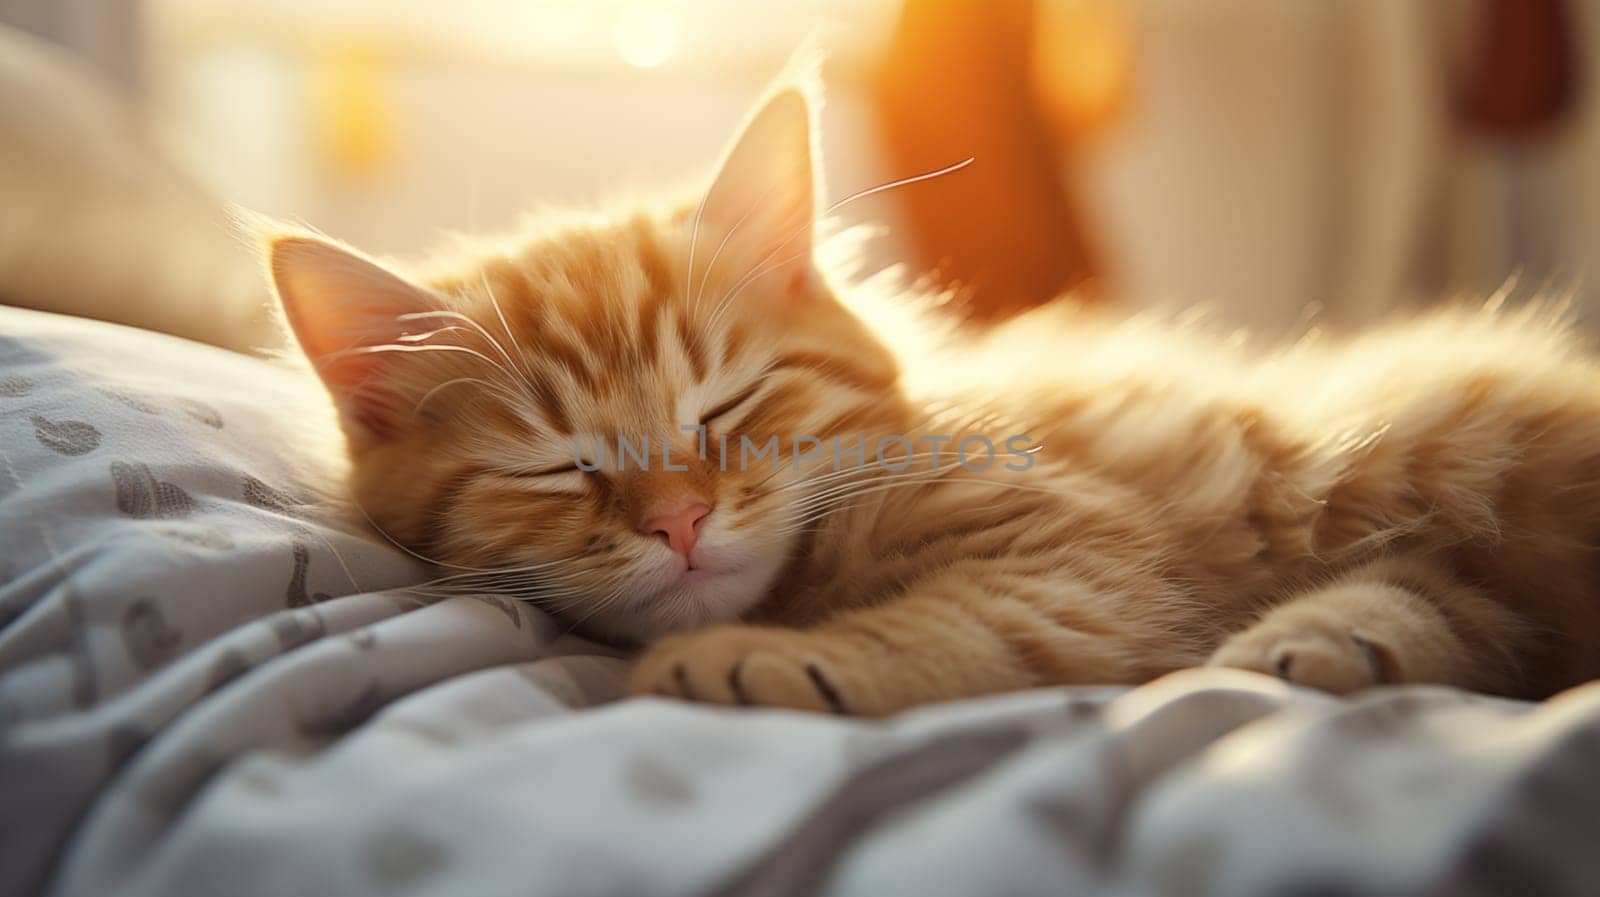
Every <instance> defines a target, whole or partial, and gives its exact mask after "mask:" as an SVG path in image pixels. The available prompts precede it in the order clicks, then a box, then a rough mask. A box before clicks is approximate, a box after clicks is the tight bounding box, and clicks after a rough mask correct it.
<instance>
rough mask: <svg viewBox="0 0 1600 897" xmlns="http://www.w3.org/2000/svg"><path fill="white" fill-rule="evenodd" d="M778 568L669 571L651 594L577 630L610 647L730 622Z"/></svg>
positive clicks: (749, 604) (752, 603)
mask: <svg viewBox="0 0 1600 897" xmlns="http://www.w3.org/2000/svg"><path fill="white" fill-rule="evenodd" d="M777 567H778V565H777V563H754V564H747V565H744V566H741V567H737V568H734V569H730V570H710V569H691V570H686V571H677V570H674V571H672V572H671V573H668V574H666V575H665V576H664V577H663V578H666V579H668V580H669V581H668V583H667V584H666V585H665V586H662V587H661V588H659V589H657V590H656V591H655V592H654V593H653V594H649V595H646V596H644V597H642V598H639V599H637V600H635V601H631V602H628V603H626V604H623V605H621V606H619V607H618V608H617V609H616V610H614V611H608V612H602V613H598V614H595V615H594V617H593V618H591V619H590V620H588V621H587V622H586V623H584V625H583V627H582V628H583V629H584V630H585V632H586V633H587V634H589V635H592V636H594V637H597V638H601V639H604V640H606V641H609V642H615V643H620V644H632V645H645V644H649V643H650V642H653V641H655V640H656V639H659V638H661V637H663V636H667V635H671V634H672V633H674V632H683V631H685V630H689V629H698V628H699V627H702V626H710V625H712V624H714V623H729V622H732V621H734V620H737V619H739V618H740V617H741V616H743V615H744V614H745V613H746V612H748V611H749V610H751V609H752V608H754V607H755V606H756V604H757V603H759V602H760V601H761V598H762V597H763V596H764V595H765V594H766V593H767V590H768V589H769V588H770V587H771V585H772V580H773V579H774V578H775V577H776V576H777V573H778V569H777Z"/></svg>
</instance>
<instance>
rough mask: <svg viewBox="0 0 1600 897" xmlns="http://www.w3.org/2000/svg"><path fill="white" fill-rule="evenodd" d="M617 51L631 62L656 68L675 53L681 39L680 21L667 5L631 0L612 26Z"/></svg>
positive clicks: (635, 64)
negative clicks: (677, 32) (666, 7)
mask: <svg viewBox="0 0 1600 897" xmlns="http://www.w3.org/2000/svg"><path fill="white" fill-rule="evenodd" d="M611 36H612V39H613V40H614V41H615V42H616V45H617V55H619V56H621V57H622V60H623V61H624V62H626V63H628V64H629V65H633V66H638V67H639V68H642V69H648V68H655V67H656V66H658V65H660V64H662V63H663V62H666V61H667V60H668V59H670V58H671V57H672V50H673V47H674V46H675V45H676V43H677V34H676V25H675V24H674V23H673V21H672V16H671V14H669V13H668V12H667V11H666V10H665V9H662V8H661V7H659V6H654V5H651V4H645V3H630V4H628V5H627V6H625V7H623V8H622V11H621V12H620V13H619V14H618V15H617V24H616V26H615V27H614V28H613V30H612V34H611Z"/></svg>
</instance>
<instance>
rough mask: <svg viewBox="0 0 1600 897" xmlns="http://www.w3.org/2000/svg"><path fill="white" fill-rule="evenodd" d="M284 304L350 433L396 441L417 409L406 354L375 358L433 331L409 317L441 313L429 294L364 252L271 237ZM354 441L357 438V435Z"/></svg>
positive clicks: (309, 239) (270, 256) (432, 324)
mask: <svg viewBox="0 0 1600 897" xmlns="http://www.w3.org/2000/svg"><path fill="white" fill-rule="evenodd" d="M267 253H268V263H269V265H270V268H271V271H272V282H273V286H274V288H275V289H276V290H277V294H278V301H279V302H281V303H282V305H283V311H284V316H285V317H286V318H287V319H288V321H289V326H290V328H291V329H292V330H293V331H294V335H295V338H296V340H298V342H299V343H300V347H301V348H302V349H304V350H305V353H306V357H307V358H308V359H309V360H310V361H311V364H312V367H314V368H316V371H317V374H318V376H320V377H321V378H322V381H323V382H324V383H325V384H327V386H328V391H329V392H330V393H332V395H333V398H334V402H335V404H336V405H337V406H338V408H339V413H340V418H341V419H342V420H343V421H344V422H345V424H346V429H347V431H348V430H350V428H351V426H352V425H354V426H355V427H358V428H360V430H359V432H361V433H363V434H365V435H370V436H374V437H377V438H380V439H381V438H387V437H388V436H391V435H393V434H394V433H395V432H396V431H397V430H398V429H399V428H400V426H402V425H403V423H404V422H405V420H407V419H408V416H409V415H410V413H411V411H412V408H411V403H408V402H407V401H405V397H406V396H407V395H408V394H409V393H410V392H412V391H414V390H412V389H408V388H407V385H406V384H405V383H404V379H403V376H402V372H401V371H400V370H398V369H397V368H398V367H399V366H400V362H401V358H400V355H401V353H396V352H381V351H372V350H374V349H376V348H377V347H379V346H387V345H393V344H396V342H397V341H398V340H399V339H400V338H401V337H402V336H405V335H406V334H408V333H413V332H418V331H426V330H430V329H434V327H435V326H436V325H437V322H430V321H426V320H424V321H422V322H421V323H420V325H419V323H418V322H417V321H416V320H415V319H412V318H407V317H406V316H407V315H416V314H419V313H424V312H429V311H437V310H439V309H440V304H439V303H438V301H437V300H436V299H435V297H434V296H433V295H432V294H431V293H429V292H428V291H427V290H425V289H423V288H421V287H419V286H416V285H414V284H412V283H410V282H409V281H407V280H405V279H404V278H401V277H400V276H398V275H396V274H394V273H393V272H391V271H389V270H388V269H387V268H384V267H383V266H382V265H380V264H379V263H377V262H375V261H373V260H372V259H370V258H368V257H366V256H364V255H362V254H361V253H359V252H357V251H355V250H353V249H350V248H347V247H344V246H341V245H339V244H337V243H334V242H331V241H329V240H324V239H321V238H319V237H314V236H308V235H299V234H296V235H292V236H280V237H268V238H267ZM352 435H355V434H352Z"/></svg>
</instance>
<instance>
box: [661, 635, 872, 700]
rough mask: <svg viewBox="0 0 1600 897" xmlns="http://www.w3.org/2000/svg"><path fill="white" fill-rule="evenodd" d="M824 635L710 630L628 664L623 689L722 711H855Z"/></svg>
mask: <svg viewBox="0 0 1600 897" xmlns="http://www.w3.org/2000/svg"><path fill="white" fill-rule="evenodd" d="M846 686H847V678H846V677H845V676H844V672H843V667H842V664H841V663H840V658H839V656H838V654H837V651H836V650H830V646H829V644H828V642H827V639H826V637H825V636H822V635H818V634H816V633H809V632H802V631H799V630H794V629H781V628H774V627H764V626H738V625H733V626H716V627H712V628H710V629H703V630H700V631H698V632H690V633H686V634H684V635H676V636H671V637H669V638H667V639H665V640H663V641H662V642H660V643H659V644H657V645H655V646H654V647H652V648H651V649H650V650H648V651H646V652H645V654H644V656H643V657H641V658H639V661H638V663H636V664H635V665H634V668H633V673H632V676H631V677H630V680H629V688H630V690H631V691H632V692H633V693H634V694H658V695H667V696H669V697H674V698H683V699H685V700H690V701H703V702H705V703H709V704H725V705H729V706H758V707H789V708H793V709H796V710H815V711H819V712H824V713H851V712H856V713H860V712H862V711H863V710H864V709H865V708H863V707H861V706H857V705H856V704H853V703H852V701H851V695H850V694H849V690H848V689H847V687H846Z"/></svg>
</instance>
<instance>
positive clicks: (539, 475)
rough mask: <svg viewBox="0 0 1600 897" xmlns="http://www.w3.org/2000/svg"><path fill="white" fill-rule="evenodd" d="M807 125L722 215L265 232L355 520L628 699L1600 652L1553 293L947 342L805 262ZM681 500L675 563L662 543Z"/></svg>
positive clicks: (1376, 678)
mask: <svg viewBox="0 0 1600 897" xmlns="http://www.w3.org/2000/svg"><path fill="white" fill-rule="evenodd" d="M812 131H813V129H812V128H811V127H810V122H809V111H808V105H807V102H806V99H805V96H804V95H803V93H802V92H801V91H799V90H797V89H793V88H787V89H782V90H780V91H778V92H777V93H776V94H774V95H773V97H772V98H771V99H770V100H769V101H768V102H767V103H766V104H765V105H764V106H763V107H762V108H761V110H759V111H758V113H757V114H756V115H755V116H754V117H753V118H752V120H751V122H750V123H749V124H748V125H747V126H746V128H745V130H744V132H743V134H742V136H741V138H740V139H739V140H738V141H736V143H735V145H734V148H733V149H732V150H730V152H729V154H728V156H727V157H726V158H725V160H724V162H723V164H722V168H721V172H720V174H719V175H718V176H717V178H716V179H715V180H714V181H713V186H712V187H711V188H710V190H709V191H708V193H707V195H706V198H705V199H704V200H703V201H696V202H694V203H691V204H689V205H685V206H681V207H676V208H670V209H666V210H645V211H639V212H636V213H633V214H629V215H622V216H614V217H598V218H594V219H591V220H587V221H583V222H578V223H570V224H567V225H565V226H561V227H557V228H554V229H547V230H544V231H542V232H541V233H540V234H539V235H538V236H535V237H530V238H526V239H522V240H519V241H516V242H514V243H511V244H507V246H506V247H493V246H491V245H489V244H483V245H481V246H480V247H479V248H478V249H477V250H476V251H475V252H474V253H470V254H469V255H468V256H467V257H465V258H462V259H457V260H455V261H454V262H453V263H452V264H449V265H444V266H441V267H438V268H436V269H431V270H427V271H416V272H411V273H410V274H409V275H401V274H398V273H391V269H390V268H389V267H388V266H386V265H383V264H380V263H378V262H376V261H374V260H372V259H369V258H366V257H365V256H362V255H360V254H359V253H358V252H356V251H355V250H352V249H349V248H348V247H343V246H340V245H338V244H336V243H333V242H331V241H328V240H326V239H323V238H321V237H318V236H316V235H312V234H305V233H295V232H288V231H285V232H281V233H278V234H275V235H274V236H273V237H272V238H271V240H270V248H271V262H272V269H273V276H274V280H275V283H276V285H277V288H278V293H279V296H280V298H281V300H282V302H283V305H284V308H285V312H286V318H287V320H288V322H289V324H290V326H291V327H292V329H293V331H294V333H295V335H296V337H297V338H298V339H299V342H300V344H301V346H302V347H303V348H305V350H306V352H307V355H308V356H309V358H310V359H311V361H312V362H313V363H314V364H315V366H316V367H317V369H318V371H319V373H321V374H322V376H323V379H324V381H325V382H326V383H327V384H328V387H329V391H330V393H331V394H332V396H333V397H334V400H335V405H336V407H337V408H338V410H339V412H340V419H341V422H342V425H343V429H344V432H345V436H346V440H347V443H348V447H349V455H350V461H351V465H350V477H349V492H350V495H351V498H352V499H353V501H354V503H355V504H356V505H358V506H359V508H360V509H361V511H362V512H364V514H365V515H367V516H368V517H369V518H370V519H371V521H372V522H373V523H374V524H375V525H376V526H378V527H379V528H381V529H382V530H383V531H384V532H385V533H386V534H388V535H389V536H390V537H391V538H393V539H395V540H396V541H398V542H399V543H401V544H402V545H404V546H406V547H407V548H409V549H410V550H412V551H415V552H416V553H418V554H420V555H423V556H425V557H427V558H429V559H432V560H435V561H436V562H438V563H439V564H440V565H441V567H442V570H443V573H444V576H443V578H442V579H441V582H440V584H439V587H440V588H456V589H460V590H471V589H493V590H498V591H502V592H506V593H510V594H516V595H520V596H523V597H526V598H528V599H529V600H531V601H535V602H537V603H539V604H540V605H541V606H544V607H546V608H548V609H549V610H551V611H552V612H553V613H555V614H557V615H558V616H559V617H561V618H563V619H565V620H567V621H568V622H569V623H570V624H572V625H575V626H579V627H581V628H582V629H583V630H585V631H589V632H593V633H596V634H599V635H601V636H604V637H607V638H612V639H616V640H621V641H627V642H635V643H653V644H652V646H651V647H650V648H649V649H648V650H647V651H646V652H645V653H644V655H643V656H642V657H641V659H640V661H639V662H638V664H637V667H636V669H635V674H634V685H635V688H636V689H637V690H639V691H641V692H656V693H664V694H669V695H676V696H680V697H685V698H691V699H696V700H702V701H709V702H716V703H723V704H760V705H776V706H788V707H799V708H808V709H817V710H829V709H831V710H836V711H845V712H852V713H861V714H883V713H888V712H892V711H895V710H899V709H902V708H905V707H910V706H914V705H917V704H921V703H925V702H929V701H935V700H942V699H948V698H955V697H963V696H971V695H981V694H987V693H992V692H999V691H1006V690H1013V689H1020V688H1028V687H1035V686H1045V685H1056V684H1067V683H1072V684H1088V683H1136V682H1141V681H1144V680H1147V679H1150V678H1152V677H1155V676H1159V675H1161V674H1163V673H1165V672H1168V671H1171V670H1175V669H1179V668H1182V667H1188V666H1194V665H1199V664H1205V663H1208V662H1210V663H1216V664H1223V665H1228V666H1236V667H1242V668H1246V669H1253V670H1259V671H1262V672H1267V673H1271V674H1276V675H1281V676H1283V677H1285V678H1287V679H1290V680H1293V681H1296V682H1300V683H1303V684H1307V685H1311V686H1315V687H1321V688H1326V689H1329V690H1333V691H1340V692H1343V691H1352V690H1355V689H1358V688H1362V687H1366V686H1369V685H1373V684H1377V683H1382V682H1414V681H1415V682H1439V683H1448V684H1454V685H1459V686H1462V687H1467V688H1475V689H1481V690H1485V691H1491V692H1497V693H1501V694H1508V695H1516V696H1540V695H1545V694H1549V693H1551V692H1552V691H1554V690H1557V689H1559V688H1562V687H1564V686H1567V685H1571V684H1573V683H1576V682H1579V681H1583V680H1585V679H1589V678H1592V677H1594V676H1596V675H1597V674H1600V669H1597V668H1600V650H1597V647H1600V592H1597V589H1600V580H1597V575H1600V564H1597V558H1596V537H1597V536H1600V376H1597V374H1600V371H1597V370H1596V365H1595V363H1594V360H1593V358H1592V356H1591V355H1589V354H1588V353H1587V351H1586V350H1585V349H1584V348H1583V347H1581V346H1580V345H1579V344H1578V341H1577V340H1576V339H1575V337H1574V336H1573V335H1572V334H1570V333H1569V332H1568V331H1567V330H1566V329H1564V328H1563V327H1562V325H1561V324H1560V323H1559V322H1558V321H1556V320H1555V319H1554V317H1553V316H1549V315H1543V314H1541V313H1538V312H1531V311H1523V312H1516V313H1509V312H1500V311H1498V310H1495V309H1481V310H1471V311H1460V312H1451V313H1440V314H1436V315H1433V316H1431V317H1427V318H1425V319H1422V320H1419V321H1416V322H1412V323H1409V324H1406V325H1402V326H1397V327H1392V328H1388V329H1383V330H1378V331H1375V332H1373V333H1371V334H1368V335H1366V336H1363V337H1360V338H1358V339H1355V340H1353V341H1349V342H1346V343H1341V344H1338V345H1321V344H1317V343H1315V342H1303V343H1302V344H1300V345H1298V346H1295V347H1293V348H1290V349H1287V350H1283V351H1278V352H1272V353H1255V354H1252V353H1250V352H1248V351H1246V350H1244V349H1241V348H1234V347H1230V346H1229V345H1228V344H1225V343H1224V342H1222V341H1220V340H1213V339H1210V338H1208V337H1206V336H1205V335H1203V334H1201V333H1199V332H1198V331H1196V330H1195V329H1193V328H1184V327H1176V326H1166V325H1162V324H1159V323H1155V322H1148V321H1123V322H1117V321H1110V320H1106V319H1103V318H1099V317H1095V316H1093V315H1091V314H1089V313H1087V312H1078V311H1074V310H1072V309H1070V308H1067V307H1055V308H1047V309H1043V310H1040V311H1037V312H1034V313H1031V314H1029V315H1028V316H1026V317H1025V318H1022V319H1018V320H1016V321H1014V322H1012V323H1011V324H1009V325H1006V326H1004V327H1001V328H998V329H995V330H991V331H987V332H984V333H980V334H969V335H966V336H964V337H962V338H960V339H956V340H943V341H930V340H929V339H925V338H923V335H924V334H925V333H929V332H932V330H931V329H927V330H925V329H921V328H919V327H917V326H913V325H911V324H906V323H905V322H906V321H908V320H910V319H909V318H907V317H906V314H907V313H906V312H905V310H904V308H903V307H902V306H901V305H897V304H895V300H894V299H893V297H885V296H880V295H877V293H878V292H879V291H875V290H874V289H872V288H870V287H866V288H862V287H856V288H848V289H840V288H836V287H835V286H834V285H833V284H832V283H831V282H830V280H829V279H828V278H827V277H825V276H822V274H821V273H819V271H818V268H817V266H816V265H815V264H814V263H813V259H814V257H815V254H814V252H813V251H812V250H813V247H812V245H811V233H812V215H813V214H814V212H813V205H814V201H813V197H814V194H815V192H816V191H815V186H814V174H813V172H812V169H811V166H812V157H813V153H812V150H811V139H812V136H811V135H812ZM752 272H762V273H760V274H759V276H755V275H752ZM897 316H898V317H897ZM894 321H900V322H901V324H899V325H893V324H891V323H888V322H894ZM702 421H705V422H706V423H707V425H708V432H709V434H710V436H711V438H712V440H713V441H715V440H716V439H717V438H718V437H720V436H729V437H732V438H733V439H734V440H735V441H737V437H738V436H740V435H749V436H751V437H752V438H753V439H754V440H755V441H756V442H758V443H759V442H765V440H766V439H767V438H768V437H770V436H774V435H776V436H779V437H780V442H781V443H783V444H787V443H788V440H789V439H790V437H792V436H794V435H797V434H807V435H813V436H817V437H820V438H822V439H824V440H827V439H829V438H831V437H835V436H838V437H843V438H845V439H847V440H851V441H853V440H854V439H855V438H856V437H864V438H865V439H866V440H867V444H868V445H869V446H870V445H873V444H875V443H876V441H877V440H878V439H879V438H880V437H883V436H886V435H893V434H906V435H909V436H913V437H916V436H919V435H927V434H946V435H954V436H960V435H962V434H971V433H982V434H986V435H988V436H989V437H991V438H992V439H993V441H994V442H995V443H1001V442H1003V440H1004V439H1005V438H1006V437H1007V436H1008V435H1012V434H1017V433H1025V434H1027V435H1029V436H1030V437H1031V438H1032V440H1033V443H1034V444H1035V445H1036V446H1038V451H1037V454H1036V455H1035V456H1034V457H1035V459H1036V463H1035V464H1034V465H1033V466H1032V467H1031V468H1029V469H1027V470H1025V471H1017V470H1012V469H1009V468H1008V467H1004V466H999V465H996V466H993V467H991V468H990V469H988V470H984V471H981V472H975V471H971V470H967V469H964V468H961V467H959V466H956V465H953V464H951V463H950V460H949V458H948V457H947V458H946V459H945V462H944V464H943V465H937V466H936V465H935V464H934V463H933V461H932V460H931V459H929V458H927V457H926V456H925V452H924V454H922V455H917V456H913V458H912V460H913V461H914V463H913V466H912V467H911V468H910V469H909V470H908V471H907V472H906V473H903V474H896V473H891V472H888V471H885V470H883V469H881V468H878V467H876V466H874V465H871V464H868V465H867V467H865V468H863V469H858V470H855V471H854V472H848V469H847V472H843V473H836V472H835V470H834V467H833V465H832V464H831V463H830V462H828V461H827V460H823V461H818V462H811V463H808V464H805V465H801V466H800V468H799V469H795V468H794V467H791V466H788V465H787V464H785V466H782V467H780V469H778V470H777V471H776V472H774V471H773V470H772V469H771V468H770V467H769V466H766V465H765V463H763V464H757V465H753V466H752V467H751V468H750V469H739V466H738V465H737V464H735V465H734V466H733V469H729V470H722V469H720V468H719V465H718V463H717V459H716V457H715V453H714V452H713V453H712V455H711V457H710V458H709V459H707V460H702V459H700V458H699V457H697V455H696V449H697V446H696V445H695V439H696V437H695V435H694V434H693V433H689V432H681V431H680V430H679V429H678V428H679V427H680V426H684V425H693V424H697V423H700V422H702ZM619 435H622V436H628V437H630V438H632V437H637V436H641V435H648V436H649V437H650V438H651V439H652V440H656V439H658V438H661V437H665V436H669V435H670V437H671V438H672V439H673V440H674V441H673V442H672V450H671V451H672V455H671V457H672V461H673V463H674V464H675V465H681V466H682V467H683V468H684V469H681V470H668V469H664V466H663V465H662V464H661V459H660V456H659V454H656V456H655V457H654V458H653V459H652V460H653V462H654V463H653V464H652V469H649V470H638V469H629V470H624V469H621V468H620V467H619V465H618V464H617V459H616V458H614V457H613V458H611V459H609V461H608V463H607V465H606V466H604V467H603V468H602V469H601V470H598V471H595V472H592V473H590V472H585V471H582V470H578V469H573V467H572V465H573V460H574V459H573V442H572V440H573V437H574V436H580V437H583V438H585V439H589V440H591V441H592V440H593V439H595V438H596V437H606V438H608V439H613V440H614V439H615V437H617V436H619ZM613 444H614V443H613ZM657 451H658V452H659V444H657ZM791 454H792V453H791V452H789V451H787V450H786V451H785V452H784V457H783V460H785V461H786V462H787V461H788V460H790V455H791ZM690 500H693V501H697V502H701V503H703V505H704V506H705V507H707V508H709V511H708V512H707V513H705V515H704V517H703V519H699V520H697V521H696V522H694V523H693V526H694V527H695V533H696V538H697V541H696V542H695V547H694V549H693V553H691V554H688V555H681V554H680V553H675V549H673V548H671V547H669V545H668V540H667V539H666V538H664V537H663V534H664V533H665V532H666V530H665V529H662V530H652V529H651V528H650V527H651V526H652V523H651V521H652V520H654V519H657V518H656V517H655V516H653V515H656V514H657V513H658V512H659V510H660V509H662V508H668V509H671V508H675V507H677V506H678V505H676V504H674V503H681V502H684V501H690ZM686 525H687V524H686Z"/></svg>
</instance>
